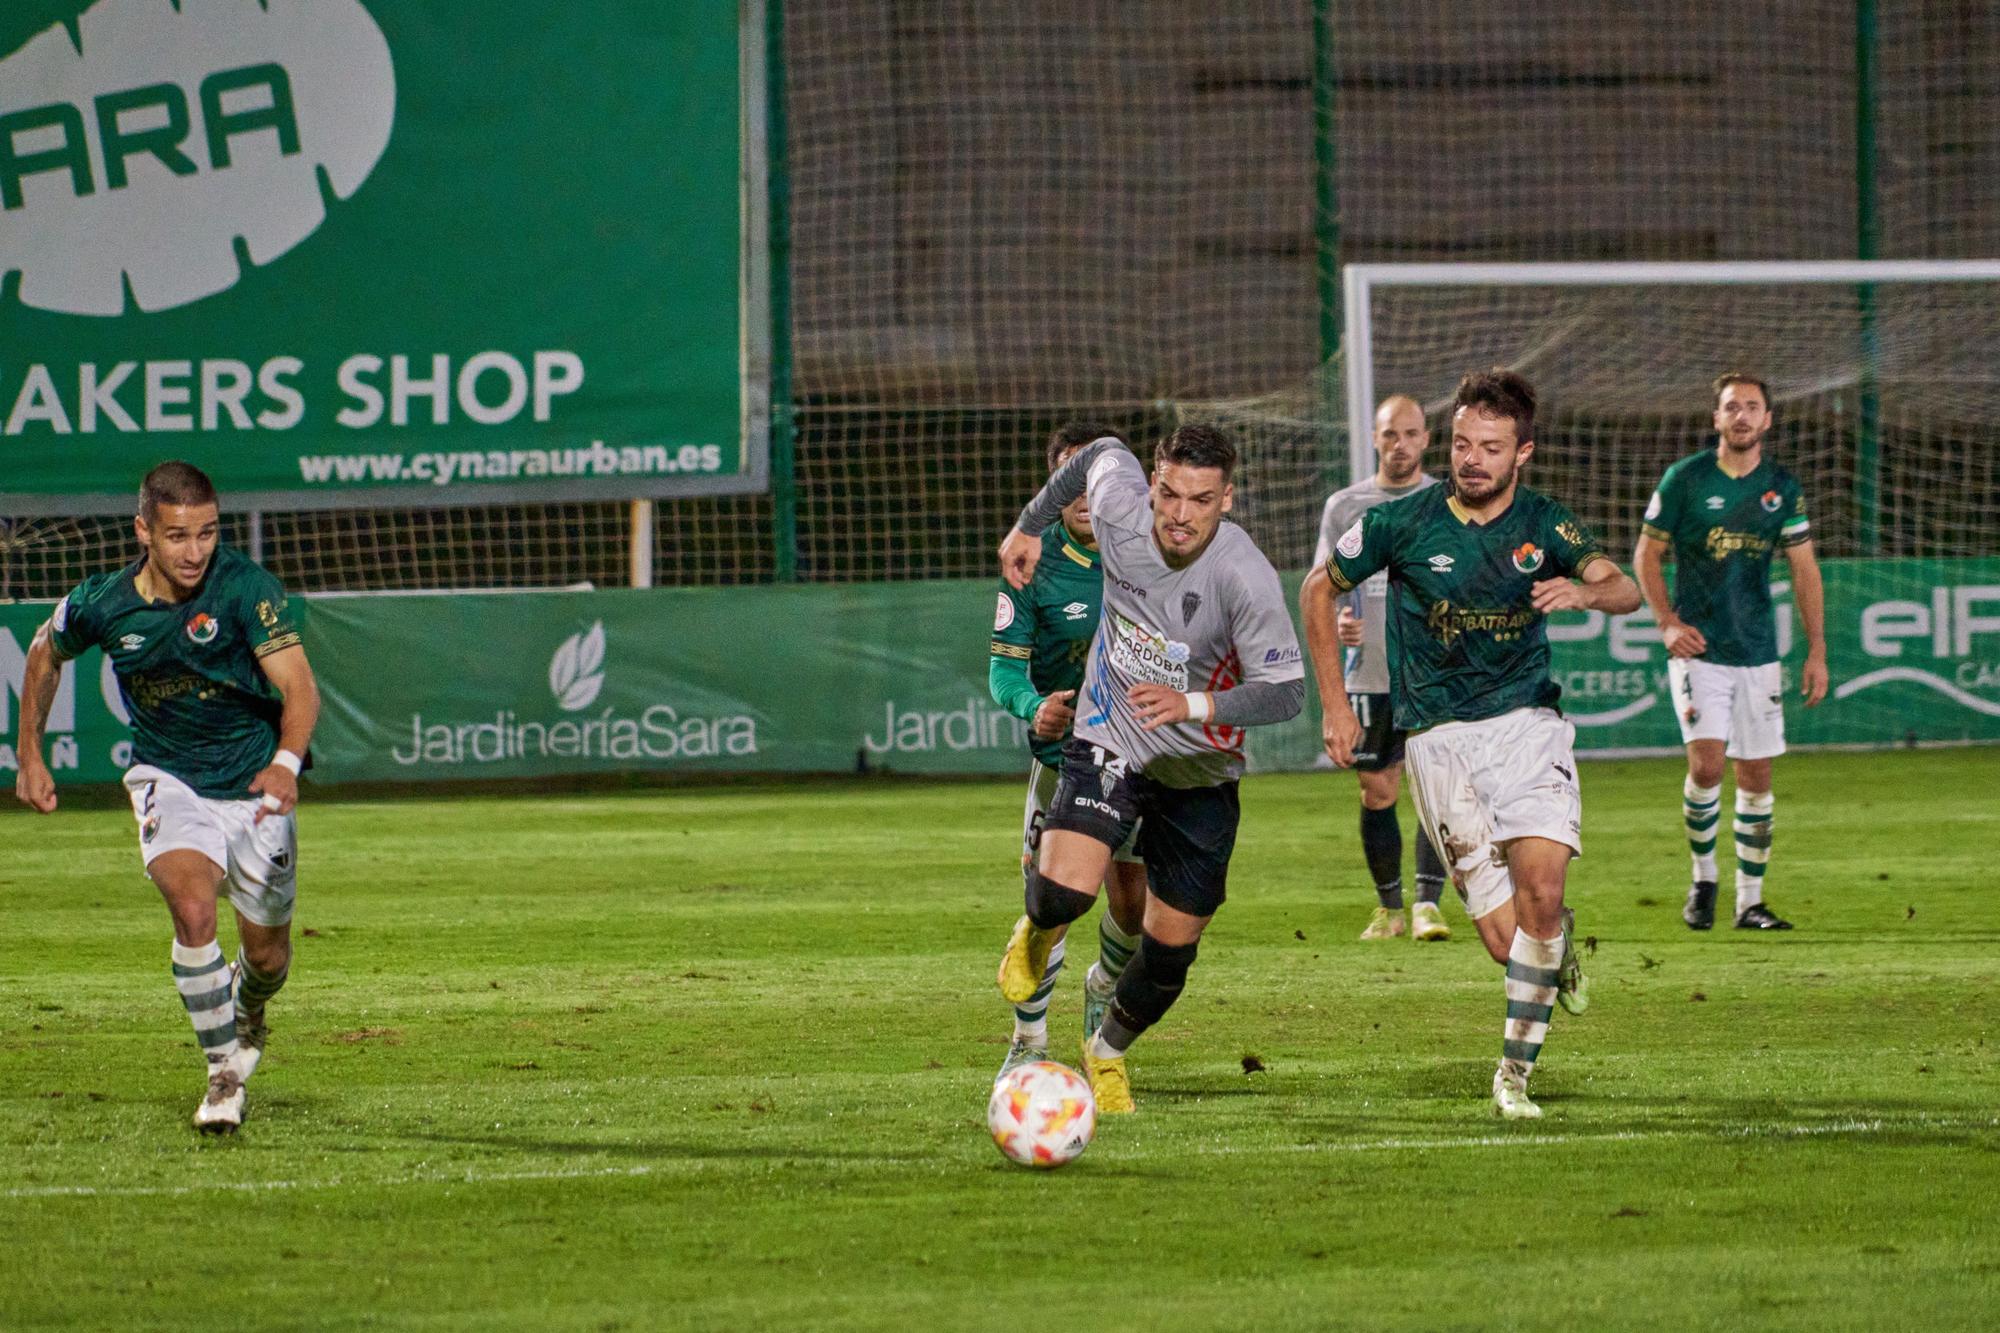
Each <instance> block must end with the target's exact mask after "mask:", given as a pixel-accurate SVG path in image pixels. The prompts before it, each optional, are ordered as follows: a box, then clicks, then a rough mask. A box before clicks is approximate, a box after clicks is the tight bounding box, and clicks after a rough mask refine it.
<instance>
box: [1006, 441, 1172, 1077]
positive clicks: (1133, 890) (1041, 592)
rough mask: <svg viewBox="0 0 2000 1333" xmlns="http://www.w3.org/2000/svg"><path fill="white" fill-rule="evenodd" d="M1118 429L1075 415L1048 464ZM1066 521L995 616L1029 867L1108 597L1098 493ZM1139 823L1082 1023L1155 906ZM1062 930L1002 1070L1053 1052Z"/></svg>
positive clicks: (1104, 918) (1089, 1022) (1114, 872)
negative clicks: (1021, 778)
mask: <svg viewBox="0 0 2000 1333" xmlns="http://www.w3.org/2000/svg"><path fill="white" fill-rule="evenodd" d="M1107 436H1108V437H1110V438H1112V439H1116V440H1119V441H1121V442H1122V441H1123V439H1124V437H1123V436H1122V435H1120V434H1119V433H1118V432H1117V431H1114V430H1111V429H1108V428H1106V427H1103V426H1093V425H1090V424H1088V423H1085V422H1074V421H1073V422H1069V423H1067V424H1065V425H1064V426H1062V427H1061V428H1060V429H1059V430H1057V431H1056V432H1055V434H1054V435H1053V436H1052V437H1051V438H1050V440H1049V448H1048V464H1049V471H1050V472H1051V473H1053V472H1054V471H1055V470H1056V469H1057V468H1058V467H1061V466H1062V465H1063V464H1064V463H1065V462H1067V461H1068V460H1069V458H1070V455H1072V454H1074V453H1075V452H1076V451H1077V450H1079V449H1081V448H1082V447H1083V446H1084V445H1086V444H1089V443H1090V442H1091V441H1092V440H1097V439H1103V438H1105V437H1107ZM1061 518H1062V521H1061V522H1059V523H1055V524H1053V525H1051V526H1050V527H1049V529H1048V530H1047V531H1046V532H1044V533H1043V534H1042V557H1043V558H1042V560H1041V562H1040V563H1039V564H1037V565H1036V566H1035V576H1034V578H1033V579H1032V580H1031V581H1030V582H1029V583H1028V586H1027V587H1025V588H1015V587H1014V586H1012V585H1011V584H1009V583H1007V582H1006V581H1005V580H1004V579H1003V580H1002V581H1001V583H1000V600H999V604H998V606H997V609H996V611H995V614H994V618H993V648H992V657H991V659H990V663H989V666H988V670H987V688H988V689H989V690H990V691H991V692H992V695H993V702H994V703H996V704H998V705H1000V707H1002V708H1004V709H1006V710H1007V712H1009V713H1010V714H1012V715H1013V716H1015V717H1017V718H1019V719H1021V720H1022V721H1023V722H1026V723H1027V724H1028V728H1029V731H1028V748H1029V750H1030V752H1031V753H1032V754H1033V756H1034V757H1033V759H1032V760H1031V761H1030V762H1029V765H1028V795H1027V801H1026V803H1025V808H1024V809H1023V811H1022V817H1021V819H1022V827H1021V870H1022V873H1023V874H1026V873H1028V872H1029V871H1030V870H1032V869H1033V867H1034V864H1035V856H1036V853H1037V851H1038V850H1039V849H1040V847H1041V841H1042V822H1043V820H1045V819H1046V818H1047V817H1048V812H1049V801H1050V799H1051V798H1052V797H1053V796H1054V795H1055V790H1056V782H1057V779H1058V777H1059V776H1060V774H1061V772H1062V746H1063V742H1064V741H1065V740H1067V739H1068V738H1069V733H1070V726H1071V724H1072V722H1073V721H1074V720H1075V717H1076V691H1077V687H1078V686H1079V685H1081V684H1082V683H1083V664H1084V659H1085V658H1086V657H1088V656H1089V654H1090V641H1091V639H1092V638H1093V637H1094V636H1095V635H1096V633H1097V620H1098V616H1099V614H1100V613H1101V611H1102V609H1103V605H1104V570H1103V566H1102V563H1101V561H1100V559H1099V555H1098V550H1097V537H1096V534H1095V533H1093V532H1092V531H1091V527H1090V497H1089V496H1088V495H1079V496H1078V497H1077V498H1076V499H1075V500H1073V501H1072V502H1070V503H1069V504H1068V505H1066V506H1065V507H1064V508H1063V510H1062V516H1061ZM1138 840H1139V831H1138V829H1137V828H1136V827H1135V828H1134V829H1133V830H1132V836H1131V837H1129V838H1127V839H1126V840H1125V842H1124V844H1123V845H1122V846H1120V847H1119V848H1118V849H1117V851H1116V853H1115V854H1114V855H1113V857H1112V863H1111V872H1110V874H1109V876H1108V877H1107V878H1106V879H1105V882H1104V888H1105V907H1106V910H1105V911H1104V912H1103V913H1101V914H1100V915H1099V917H1098V920H1097V961H1096V962H1095V963H1093V964H1092V965H1091V968H1090V971H1089V973H1088V974H1087V975H1086V976H1085V977H1084V979H1083V1032H1084V1035H1085V1036H1086V1037H1088V1036H1089V1035H1090V1034H1091V1033H1093V1032H1095V1031H1097V1029H1098V1026H1099V1025H1100V1024H1101V1023H1103V1021H1104V1012H1105V1010H1106V1009H1107V1008H1108V1007H1109V1006H1110V1004H1111V996H1112V993H1113V992H1114V991H1116V990H1117V988H1118V978H1119V977H1120V976H1121V975H1123V974H1124V971H1125V964H1126V963H1128V962H1130V961H1131V958H1132V951H1133V950H1134V949H1137V948H1138V947H1139V931H1140V926H1141V924H1142V921H1143V919H1144V916H1145V911H1146V866H1145V863H1144V862H1142V861H1141V860H1140V859H1139V853H1138ZM1063 952H1064V951H1063V940H1062V938H1061V937H1060V936H1059V937H1058V938H1057V940H1056V942H1055V946H1054V948H1052V949H1051V950H1050V951H1049V959H1048V962H1047V963H1046V964H1044V965H1043V968H1042V980H1041V984H1040V985H1039V986H1037V987H1036V988H1035V992H1034V994H1032V995H1030V996H1029V997H1028V998H1027V999H1025V1000H1022V1001H1021V1002H1019V1003H1018V1004H1016V1005H1015V1006H1014V1037H1013V1041H1012V1043H1011V1044H1010V1045H1009V1047H1008V1049H1007V1058H1006V1060H1005V1061H1004V1062H1003V1063H1002V1064H1001V1066H1000V1073H999V1075H998V1077H1001V1078H1004V1077H1006V1075H1007V1073H1008V1071H1010V1070H1012V1069H1014V1068H1015V1067H1016V1066H1019V1065H1024V1064H1028V1063H1030V1062H1031V1061H1035V1060H1046V1059H1048V1055H1049V1029H1048V1013H1049V997H1050V996H1051V995H1052V994H1054V992H1055V987H1056V977H1057V974H1059V973H1060V972H1061V971H1062V966H1063Z"/></svg>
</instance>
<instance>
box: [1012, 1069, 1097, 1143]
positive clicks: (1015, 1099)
mask: <svg viewBox="0 0 2000 1333" xmlns="http://www.w3.org/2000/svg"><path fill="white" fill-rule="evenodd" d="M986 1127H987V1128H988V1129H990V1130H992V1131H993V1142H994V1143H996V1144H998V1145H999V1147H1000V1151H1001V1152H1002V1153H1004V1154H1006V1157H1007V1160H1008V1161H1010V1162H1015V1163H1018V1164H1019V1165H1021V1166H1035V1167H1056V1166H1061V1165H1063V1164H1064V1163H1065V1162H1074V1161H1075V1160H1076V1159H1077V1158H1079V1157H1081V1156H1082V1155H1083V1150H1084V1149H1085V1148H1088V1147H1089V1146H1090V1136H1091V1135H1092V1134H1094V1133H1096V1132H1097V1101H1096V1099H1095V1098H1093V1097H1092V1096H1091V1095H1090V1084H1089V1083H1088V1082H1086V1081H1085V1080H1084V1077H1083V1075H1081V1074H1079V1073H1077V1072H1076V1071H1075V1070H1074V1069H1071V1068H1069V1067H1068V1066H1067V1065H1059V1064H1057V1063H1056V1062H1055V1061H1053V1060H1038V1061H1036V1062H1035V1063H1034V1064H1031V1065H1022V1066H1021V1067H1020V1068H1019V1069H1015V1070H1011V1071H1009V1072H1008V1074H1007V1076H1006V1077H1005V1078H1003V1079H1001V1080H999V1081H998V1082H996V1083H995V1084H994V1085H993V1096H992V1098H991V1099H990V1100H989V1101H988V1102H987V1103H986Z"/></svg>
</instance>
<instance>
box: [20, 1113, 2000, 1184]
mask: <svg viewBox="0 0 2000 1333" xmlns="http://www.w3.org/2000/svg"><path fill="white" fill-rule="evenodd" d="M1997 1127H2000V1117H1989V1118H1986V1119H1983V1120H1980V1119H1971V1120H1959V1119H1949V1118H1943V1117H1930V1116H1925V1117H1919V1118H1915V1119H1901V1120H1890V1119H1878V1120H1839V1121H1822V1122H1814V1123H1810V1124H1798V1125H1758V1126H1749V1127H1744V1128H1736V1129H1728V1128H1714V1129H1704V1128H1701V1127H1698V1126H1696V1127H1690V1128H1687V1129H1632V1130H1617V1131H1614V1132H1612V1133H1609V1134H1532V1133H1531V1134H1481V1135H1476V1136H1473V1137H1470V1138H1450V1139H1413V1138H1399V1139H1363V1140H1358V1141H1353V1142H1339V1143H1287V1144H1265V1145H1261V1146H1256V1147H1243V1146H1239V1145H1236V1144H1211V1145H1208V1146H1204V1147H1196V1148H1194V1149H1192V1151H1193V1152H1195V1153H1197V1154H1202V1155H1207V1156H1234V1155H1247V1156H1255V1155H1257V1154H1260V1153H1287V1152H1297V1153H1351V1152H1416V1151H1424V1152H1434V1151H1437V1150H1440V1149H1448V1148H1546V1147H1563V1146H1588V1145H1590V1144H1593V1143H1648V1142H1657V1141H1660V1140H1663V1139H1758V1138H1781V1139H1792V1138H1799V1139H1802V1138H1818V1137H1823V1136H1826V1135H1833V1134H1856V1135H1859V1134H1879V1133H1883V1132H1885V1131H1887V1132H1894V1131H1897V1130H1905V1129H1993V1128H1997ZM770 1160H772V1161H791V1162H796V1163H801V1164H806V1165H821V1166H825V1165H830V1163H828V1162H825V1161H821V1160H819V1159H815V1158H811V1157H806V1156H801V1157H795V1158H785V1157H783V1156H782V1155H774V1156H773V1158H772V1159H770ZM931 1160H932V1159H928V1158H916V1157H893V1158H876V1159H870V1160H869V1161H868V1162H867V1163H866V1165H869V1166H910V1165H918V1164H921V1163H924V1162H928V1161H931ZM716 1165H717V1164H716V1163H714V1162H711V1161H706V1160H694V1161H683V1162H678V1163H674V1164H672V1165H671V1166H662V1165H654V1164H643V1163H642V1164H640V1165H637V1166H605V1167H591V1168H588V1169H565V1168H560V1167H554V1168H547V1169H543V1170H537V1171H492V1172H478V1171H466V1172H461V1173H457V1174H450V1175H446V1174H442V1173H432V1174H415V1175H407V1176H400V1177H390V1178H386V1179H375V1180H349V1179H345V1178H342V1177H339V1176H335V1177H333V1178H332V1179H329V1180H250V1181H228V1180H215V1181H202V1182H198V1183H195V1184H191V1185H27V1186H20V1187H17V1188H13V1189H7V1190H0V1198H4V1199H63V1198H80V1199H135V1198H176V1197H182V1196H186V1195H192V1194H224V1193H263V1192H275V1191H280V1190H330V1189H345V1188H349V1187H354V1188H363V1189H386V1188H390V1187H394V1186H404V1185H504V1184H511V1183H515V1182H520V1181H530V1180H603V1179H621V1178H624V1179H629V1178H634V1177H642V1176H655V1175H664V1174H668V1173H670V1172H672V1171H676V1170H690V1171H706V1170H713V1169H715V1167H716ZM841 1165H842V1166H843V1167H852V1166H854V1165H856V1163H855V1162H852V1161H847V1162H842V1163H841Z"/></svg>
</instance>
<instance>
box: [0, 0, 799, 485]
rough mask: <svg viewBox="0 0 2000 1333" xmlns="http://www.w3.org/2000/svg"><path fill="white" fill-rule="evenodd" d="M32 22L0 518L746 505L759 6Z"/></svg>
mask: <svg viewBox="0 0 2000 1333" xmlns="http://www.w3.org/2000/svg"><path fill="white" fill-rule="evenodd" d="M25 9H26V11H27V12H25V13H9V14H7V15H4V16H0V513H12V514H32V513H65V512H68V513H75V512H91V511H98V510H103V509H105V508H106V507H107V504H108V505H109V506H110V507H118V506H123V505H126V504H128V503H129V497H130V495H131V493H132V491H133V490H134V488H135V487H136V485H137V482H138V478H139V476H140V474H141V473H142V472H143V471H144V470H145V469H146V468H147V467H149V466H151V465H152V464H153V463H155V462H157V461H159V460H160V459H162V458H168V457H181V458H186V459H188V460H190V461H192V462H194V463H196V464H197V465H199V466H201V467H202V468H204V469H206V470H207V471H208V472H209V473H210V475H212V476H213V477H214V478H215V481H216V483H217V485H218V486H219V487H221V488H222V489H223V490H224V491H225V492H227V493H228V494H229V497H230V501H231V503H232V504H233V505H237V506H246V505H247V506H252V507H273V506H282V507H290V508H321V507H333V506H341V505H382V504H439V503H466V502H486V501H497V500H507V499H530V498H534V499H540V498H553V497H605V498H620V497H633V496H647V495H670V494H690V493H713V492H726V491H746V490H761V489H763V488H764V487H765V485H766V464H767V454H766V447H767V438H768V436H767V424H768V407H767V404H766V401H765V399H764V397H763V393H764V385H765V382H766V380H765V376H766V375H767V367H768V349H769V319H768V314H767V313H766V312H765V311H764V309H763V308H762V306H761V304H760V303H761V301H762V299H763V298H762V297H761V296H759V295H758V293H759V292H761V291H762V287H761V286H760V285H758V284H759V283H760V282H761V277H760V275H761V273H762V268H761V264H762V247H763V242H762V233H761V219H762V216H763V213H762V190H763V167H762V161H761V157H760V156H759V152H760V150H759V149H758V148H757V145H758V144H760V143H761V138H760V136H758V135H756V134H754V133H753V134H749V135H746V134H745V133H744V132H743V130H742V119H743V117H744V116H745V115H746V114H750V115H752V116H753V123H758V122H757V120H756V118H759V117H761V115H762V107H763V88H762V80H763V68H762V56H761V44H760V43H761V31H762V30H761V18H756V19H755V22H754V23H753V22H752V18H754V17H755V14H754V11H758V10H759V9H760V6H759V5H757V4H755V3H750V4H746V5H745V6H744V7H743V10H744V14H746V15H750V16H751V17H746V18H744V19H743V20H742V21H743V23H744V31H745V32H746V33H752V32H754V34H755V36H754V37H753V39H752V41H751V43H750V47H749V48H742V47H740V46H739V41H738V24H739V11H738V6H736V5H734V4H691V5H678V4H675V5H653V4H618V5H595V6H565V5H549V4H544V3H540V2H539V0H482V3H479V4H452V3H445V0H396V2H395V3H388V2H387V0H186V2H184V3H180V4H169V3H166V2H165V0H94V3H86V2H85V0H68V2H67V3H65V2H63V0H57V2H56V3H41V4H37V5H32V6H27V7H25ZM52 17H54V18H56V19H59V20H60V21H58V22H54V23H51V18H52ZM746 146H747V147H748V149H749V151H747V152H746V151H745V150H746ZM746 201H749V203H750V206H749V207H745V203H746ZM753 224H754V225H753ZM746 235H750V236H752V237H753V239H752V240H751V241H749V242H747V243H746V240H745V237H746Z"/></svg>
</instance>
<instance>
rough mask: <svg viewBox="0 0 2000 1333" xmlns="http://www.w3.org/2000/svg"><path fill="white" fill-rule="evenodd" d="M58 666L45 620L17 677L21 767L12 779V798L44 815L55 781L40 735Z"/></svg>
mask: <svg viewBox="0 0 2000 1333" xmlns="http://www.w3.org/2000/svg"><path fill="white" fill-rule="evenodd" d="M62 664H63V659H62V658H61V657H59V656H57V654H56V647H55V636H54V631H53V630H52V629H51V622H49V621H46V620H45V621H43V622H42V627H41V628H40V629H38V630H36V631H35V638H34V642H32V643H30V644H29V645H28V663H27V668H26V670H25V671H24V672H23V673H22V675H21V721H20V726H19V729H18V730H17V731H16V732H15V735H14V754H15V757H16V760H17V762H18V763H19V764H20V766H21V769H20V772H19V773H18V774H17V775H16V776H15V778H14V795H15V796H17V797H18V798H20V800H21V802H22V804H24V805H28V806H32V807H33V808H34V809H36V810H39V811H41V812H42V813H43V814H45V815H46V814H49V813H51V812H53V811H54V810H55V808H56V780H55V775H54V774H52V773H50V772H49V766H48V764H47V763H45V762H44V761H43V759H42V731H43V728H44V727H46V726H47V725H48V720H49V708H50V706H51V705H53V704H54V703H55V698H56V686H57V685H59V684H61V683H62Z"/></svg>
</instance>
